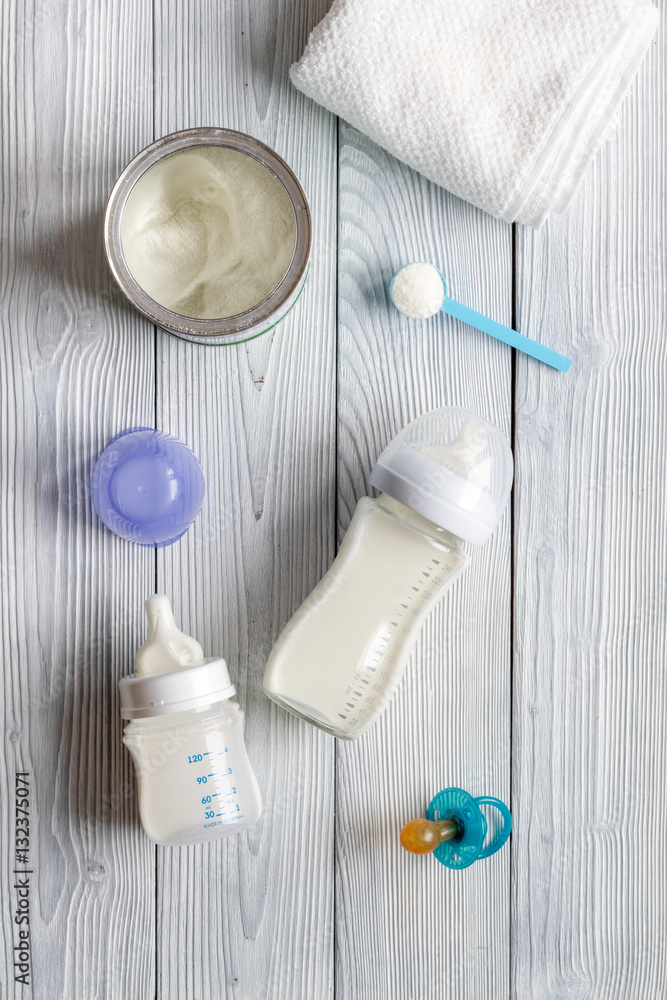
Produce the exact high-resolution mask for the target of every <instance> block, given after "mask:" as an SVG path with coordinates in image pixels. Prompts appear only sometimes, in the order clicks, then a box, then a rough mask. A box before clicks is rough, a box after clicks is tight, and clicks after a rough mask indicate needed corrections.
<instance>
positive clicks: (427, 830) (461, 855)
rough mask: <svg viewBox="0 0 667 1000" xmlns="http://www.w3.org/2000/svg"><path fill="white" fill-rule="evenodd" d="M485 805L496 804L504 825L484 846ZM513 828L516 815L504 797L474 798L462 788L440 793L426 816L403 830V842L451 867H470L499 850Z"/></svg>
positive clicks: (408, 846) (485, 829)
mask: <svg viewBox="0 0 667 1000" xmlns="http://www.w3.org/2000/svg"><path fill="white" fill-rule="evenodd" d="M481 805H487V806H493V807H494V808H495V809H497V810H498V812H499V813H500V815H501V816H502V820H503V823H502V826H501V828H500V830H499V831H498V833H497V834H496V835H495V837H494V838H493V840H492V841H491V843H490V844H488V845H487V846H486V847H484V846H483V845H484V839H485V837H486V834H487V829H488V827H487V823H486V816H485V815H484V813H483V812H482V810H481V809H480V806H481ZM511 831H512V816H511V814H510V811H509V809H508V808H507V806H506V805H505V803H504V802H501V801H500V799H494V798H492V797H491V796H490V795H480V796H479V798H476V799H474V798H473V797H472V795H469V794H468V792H464V791H463V789H462V788H445V789H444V791H442V792H438V794H437V795H436V796H435V798H434V799H432V800H431V803H430V805H429V807H428V809H427V810H426V819H413V820H411V821H410V822H409V823H406V825H405V826H404V827H403V829H402V830H401V844H402V845H403V847H404V848H405V850H406V851H410V853H411V854H430V853H431V852H433V854H434V855H435V857H436V858H437V859H438V861H439V862H440V863H441V864H443V865H446V867H447V868H467V867H468V866H469V865H471V864H472V863H473V861H477V860H479V859H480V858H489V857H491V855H492V854H495V853H496V851H499V850H500V848H501V847H502V846H503V844H504V843H505V841H506V840H507V838H508V837H509V835H510V833H511Z"/></svg>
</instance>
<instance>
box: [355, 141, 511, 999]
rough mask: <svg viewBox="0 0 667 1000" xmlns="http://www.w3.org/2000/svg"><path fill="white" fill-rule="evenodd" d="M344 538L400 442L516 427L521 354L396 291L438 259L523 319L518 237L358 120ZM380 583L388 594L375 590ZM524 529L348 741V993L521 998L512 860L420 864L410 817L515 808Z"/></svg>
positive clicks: (482, 564)
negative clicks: (485, 802)
mask: <svg viewBox="0 0 667 1000" xmlns="http://www.w3.org/2000/svg"><path fill="white" fill-rule="evenodd" d="M339 174H340V181H339V188H340V203H339V213H340V258H339V289H340V291H339V355H338V387H339V389H338V391H339V397H338V413H339V449H338V468H339V518H338V523H339V530H340V534H341V536H342V533H343V531H344V530H345V528H346V527H347V524H348V522H349V519H350V517H351V514H352V511H353V509H354V506H355V504H356V501H357V500H358V498H359V497H360V496H362V495H364V494H366V493H368V492H370V488H369V485H368V476H369V474H370V470H371V468H372V466H373V464H374V462H375V460H376V458H377V456H378V455H379V453H380V451H381V450H382V449H383V448H384V447H385V445H386V444H387V443H388V442H389V440H390V439H391V437H393V435H394V434H395V433H396V432H397V431H399V430H400V429H401V427H403V426H404V425H405V424H406V423H408V422H409V421H410V420H412V419H413V418H414V417H416V416H418V415H419V414H421V413H423V412H425V411H427V410H429V409H432V408H434V407H438V406H443V405H445V404H452V403H453V404H459V405H463V406H467V407H469V408H470V409H472V410H474V411H476V412H478V413H480V414H481V415H483V416H485V417H488V418H489V419H491V420H494V421H495V422H496V423H498V424H499V425H500V426H501V427H502V428H503V429H504V430H505V432H506V433H507V434H508V435H509V434H510V428H511V419H512V412H511V394H512V385H511V365H512V360H511V353H510V352H509V350H508V349H507V348H504V347H503V346H502V345H500V344H498V343H496V342H494V341H491V340H490V339H489V338H488V337H485V336H484V335H483V334H481V333H477V332H476V331H473V330H471V329H470V328H469V327H465V326H463V325H462V324H460V323H457V322H456V321H454V320H452V319H450V318H449V317H445V316H444V315H439V316H437V317H435V318H434V319H432V320H429V321H426V322H419V321H411V320H408V319H406V318H405V317H402V316H401V315H400V314H399V313H398V312H397V311H396V310H395V309H394V308H393V307H392V306H391V305H390V304H389V301H388V295H387V291H386V289H387V286H388V283H389V281H390V279H391V276H392V274H393V273H394V272H395V271H396V270H397V269H398V267H399V266H401V265H402V264H406V263H409V262H410V261H413V260H428V261H433V262H434V263H437V264H438V265H440V266H441V267H442V269H443V270H444V272H445V273H446V274H447V276H448V279H449V282H450V294H452V295H453V296H454V297H459V298H460V299H461V300H462V301H463V302H466V303H467V304H469V305H471V306H473V307H474V308H476V309H481V310H483V311H486V312H488V313H489V314H490V315H492V316H495V317H496V318H497V319H499V320H501V321H503V322H509V320H510V318H511V288H512V281H511V264H512V249H511V228H510V227H508V226H506V225H504V224H502V223H499V222H496V221H494V220H493V219H491V218H490V217H489V216H486V215H484V214H483V213H481V212H478V211H476V210H475V209H473V208H471V207H470V206H469V205H465V204H464V203H463V202H461V201H459V200H458V199H456V198H454V197H452V196H450V195H448V194H446V192H444V191H443V190H441V189H439V188H437V187H435V186H434V185H432V184H429V183H428V182H427V181H426V180H424V179H423V178H421V177H419V176H418V175H417V174H415V173H414V172H413V171H411V170H409V169H408V168H407V167H404V166H403V165H401V164H400V163H398V161H396V160H394V159H392V158H391V157H390V156H388V155H387V154H385V153H384V152H383V151H382V150H380V149H379V148H378V147H377V146H375V145H374V144H373V143H371V142H370V141H369V140H368V139H366V138H365V137H364V136H362V135H360V133H358V132H356V131H355V130H354V129H352V128H351V127H349V126H347V125H343V124H341V136H340V164H339ZM370 585H372V584H370ZM510 594H511V583H510V518H509V516H507V515H506V516H505V518H504V520H503V522H502V526H501V528H500V530H499V532H498V533H497V535H496V536H495V537H494V539H493V541H492V542H491V543H490V544H489V545H488V546H487V547H485V548H484V549H481V550H477V551H475V552H474V553H473V561H472V562H471V565H470V568H469V569H468V571H467V574H466V575H465V576H464V577H463V578H462V579H461V580H459V581H458V582H457V583H456V584H455V587H454V589H453V590H452V591H451V592H450V593H449V594H448V595H447V596H446V597H445V599H444V602H443V603H442V604H441V605H440V606H439V607H438V608H437V609H436V610H435V612H434V613H433V614H432V616H431V617H430V618H429V619H428V621H427V623H426V626H425V628H424V631H423V633H422V637H421V639H420V642H419V644H418V646H417V649H416V651H415V653H414V655H413V657H412V660H411V662H410V664H409V666H408V669H407V671H406V676H405V679H404V681H403V684H402V686H401V687H400V689H399V691H398V693H397V695H396V696H395V698H394V700H393V702H392V703H391V704H390V706H389V708H388V710H387V712H386V713H385V715H384V716H383V717H382V718H381V720H380V721H379V722H378V723H377V724H376V725H375V726H374V727H373V729H371V730H370V731H369V732H368V733H367V734H366V735H365V736H363V737H361V738H360V739H359V740H358V741H356V742H354V743H351V744H338V745H337V770H336V935H337V937H336V940H337V965H336V996H337V997H340V998H341V1000H358V998H360V997H364V998H365V1000H375V998H377V1000H380V998H381V1000H443V998H445V997H457V998H458V997H460V998H469V997H480V998H481V997H501V996H507V993H508V987H509V853H508V852H504V853H501V854H499V855H497V856H496V857H494V858H492V859H490V860H489V861H485V862H483V863H482V864H479V865H475V866H474V867H473V868H471V869H469V870H466V871H463V872H453V871H448V870H447V869H445V868H443V867H442V866H441V865H439V864H438V863H437V862H436V861H435V860H434V859H432V858H415V857H412V856H409V855H407V854H406V853H405V852H404V851H403V849H402V848H401V847H400V844H399V833H400V829H401V827H402V826H403V824H404V823H406V822H407V821H408V820H409V819H412V818H413V817H415V816H422V815H424V813H425V810H426V807H427V805H428V803H429V801H430V799H431V798H432V797H433V795H435V794H436V793H437V792H438V791H440V789H442V788H446V787H448V786H450V785H458V786H460V787H463V788H466V789H468V790H469V791H470V792H471V793H472V794H474V795H482V794H488V795H497V796H498V797H500V798H502V799H504V800H506V801H507V800H508V799H509V781H510Z"/></svg>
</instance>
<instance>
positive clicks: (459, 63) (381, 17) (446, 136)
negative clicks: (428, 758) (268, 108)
mask: <svg viewBox="0 0 667 1000" xmlns="http://www.w3.org/2000/svg"><path fill="white" fill-rule="evenodd" d="M658 17H659V15H658V11H657V10H656V8H655V7H653V6H652V5H651V4H650V3H649V2H648V0H335V2H334V4H333V6H332V7H331V10H330V11H329V13H328V14H327V16H326V17H325V18H324V20H323V21H321V22H320V24H319V25H318V26H317V27H316V28H315V29H314V30H313V32H312V33H311V36H310V38H309V40H308V46H307V48H306V51H305V53H304V55H303V57H302V59H301V60H300V61H299V62H298V63H295V65H294V66H292V69H291V77H292V81H293V82H294V84H295V85H296V86H297V87H298V88H299V90H302V91H303V92H304V93H305V94H307V95H308V96H309V97H312V98H314V99H315V100H316V101H318V102H319V103H320V104H323V105H324V106H325V107H326V108H328V109H329V110H330V111H333V112H334V114H337V115H340V116H341V117H342V118H344V119H345V120H346V121H348V122H350V123H351V124H352V125H354V126H355V127H356V128H358V129H360V130H361V131H362V132H366V133H367V134H368V135H369V136H370V137H371V138H372V139H373V140H374V141H375V142H378V143H379V144H380V145H381V146H384V147H385V149H387V150H388V151H389V152H390V153H392V154H393V155H394V156H397V157H398V158H399V159H400V160H404V161H405V162H406V163H408V164H409V165H410V166H412V167H414V168H415V169H416V170H419V171H421V173H423V174H425V175H426V177H428V178H430V179H431V180H433V181H435V182H436V183H437V184H441V185H442V186H443V187H445V188H447V189H448V190H449V191H452V192H453V193H454V194H457V195H459V196H460V197H461V198H465V199H466V200H467V201H471V202H472V203H473V204H474V205H478V206H479V207H480V208H483V209H485V210H486V211H487V212H490V213H491V214H492V215H495V216H498V217H499V218H502V219H505V220H507V221H508V222H513V221H518V222H522V223H525V224H527V225H531V226H539V225H541V224H542V222H543V221H544V219H545V218H546V216H547V215H548V214H549V213H550V212H562V211H563V210H564V209H565V208H566V207H567V204H568V203H569V201H570V198H571V197H572V195H573V193H574V191H575V189H576V187H577V185H578V183H579V181H580V180H581V177H582V175H583V173H584V171H585V169H586V166H587V164H588V163H589V161H590V159H591V158H592V156H593V154H594V153H595V152H596V150H597V149H598V147H599V146H600V144H601V142H602V141H603V139H605V138H606V137H607V136H608V135H609V133H610V131H611V128H612V126H613V124H614V120H615V116H616V112H617V110H618V107H619V105H620V103H621V101H622V99H623V97H624V95H625V93H626V91H627V90H628V87H629V86H630V83H631V81H632V78H633V77H634V75H635V73H636V71H637V69H638V67H639V64H640V62H641V60H642V58H643V56H644V54H645V52H646V50H647V48H648V46H649V44H650V42H651V38H652V37H653V34H654V32H655V29H656V26H657V23H658Z"/></svg>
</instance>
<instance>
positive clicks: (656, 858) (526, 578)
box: [512, 4, 667, 1000]
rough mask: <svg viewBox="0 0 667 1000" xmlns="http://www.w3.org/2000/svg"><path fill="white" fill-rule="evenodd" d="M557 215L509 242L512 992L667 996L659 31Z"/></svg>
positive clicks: (665, 440) (664, 217)
mask: <svg viewBox="0 0 667 1000" xmlns="http://www.w3.org/2000/svg"><path fill="white" fill-rule="evenodd" d="M661 6H662V7H663V21H662V23H661V27H660V37H659V39H658V41H657V42H656V44H654V45H653V46H652V49H651V51H650V53H649V56H648V58H647V60H646V62H645V63H644V65H643V67H642V70H641V73H640V75H639V78H638V80H637V82H636V83H635V85H634V87H633V92H632V95H631V97H630V99H629V100H628V101H627V102H626V103H625V105H624V107H623V110H622V114H621V120H620V127H619V130H618V133H617V134H616V135H615V136H614V137H613V139H612V140H610V142H609V143H608V144H607V145H606V146H605V147H604V149H603V150H602V151H601V154H600V155H599V156H598V158H597V159H596V161H595V163H594V166H593V168H592V169H591V170H590V171H589V172H588V174H587V176H586V179H585V183H584V187H583V190H582V191H581V193H580V194H579V195H578V196H577V198H576V200H575V202H574V203H573V205H572V207H571V209H570V211H569V212H568V214H567V215H566V216H565V217H564V218H562V219H552V220H550V221H549V222H548V224H547V225H546V226H545V228H544V229H543V230H542V231H540V232H538V233H532V232H529V231H523V232H520V234H519V241H518V274H517V289H518V318H519V323H520V324H521V329H524V330H525V331H526V332H527V333H528V334H534V335H537V334H539V333H541V334H542V336H543V339H544V340H545V341H547V342H548V343H550V344H551V346H553V347H556V348H558V349H560V350H566V351H567V350H569V349H570V347H571V346H572V350H573V354H574V365H573V367H572V370H571V372H570V374H569V375H568V376H567V377H566V378H565V379H563V378H559V377H558V376H557V375H552V374H551V373H549V372H547V371H546V370H544V369H543V370H541V371H540V372H539V373H538V375H537V377H536V374H535V372H534V370H532V369H531V368H530V367H529V366H528V365H527V364H526V363H525V362H524V361H523V360H521V361H520V362H519V365H518V373H517V418H516V453H515V454H516V464H517V485H516V491H515V496H516V507H515V530H516V575H515V580H516V588H515V658H516V659H515V696H514V740H513V750H514V753H513V790H512V804H513V810H514V818H515V824H516V826H515V829H516V833H515V835H514V837H513V859H512V872H513V882H512V899H513V925H512V946H513V953H512V996H513V997H515V998H517V1000H527V998H535V1000H537V998H540V1000H541V998H543V997H545V996H548V997H553V998H566V997H567V998H568V1000H570V998H582V1000H583V998H606V997H614V998H615V1000H630V998H632V1000H658V998H661V997H665V996H667V985H666V983H667V947H666V940H667V916H666V913H667V911H666V908H665V885H666V884H667V882H666V879H667V869H666V866H665V858H664V851H663V850H662V843H663V841H664V831H665V825H666V822H667V795H666V793H665V781H664V773H665V771H664V769H665V762H666V756H665V754H666V749H667V746H666V742H667V741H666V738H665V716H666V715H667V689H666V687H665V663H666V662H667V591H666V589H665V581H666V579H667V529H666V526H665V525H666V520H665V507H666V505H667V429H666V426H665V396H666V392H665V390H666V383H667V345H666V343H665V277H666V274H665V272H666V263H667V244H666V242H665V232H666V223H667V213H666V209H665V197H664V195H665V181H666V179H667V178H666V175H665V112H666V104H665V22H664V4H662V5H661Z"/></svg>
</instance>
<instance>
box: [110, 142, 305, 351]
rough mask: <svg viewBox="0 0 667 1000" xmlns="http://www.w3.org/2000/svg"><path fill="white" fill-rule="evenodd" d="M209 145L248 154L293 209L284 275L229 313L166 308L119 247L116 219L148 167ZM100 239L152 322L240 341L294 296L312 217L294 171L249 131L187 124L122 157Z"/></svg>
mask: <svg viewBox="0 0 667 1000" xmlns="http://www.w3.org/2000/svg"><path fill="white" fill-rule="evenodd" d="M211 146H223V147H226V148H228V149H232V150H235V151H237V152H239V153H244V154H246V155H247V156H251V157H253V158H254V159H255V160H257V161H258V162H259V163H261V164H262V165H263V166H264V167H266V168H267V169H268V170H269V171H270V172H271V173H272V174H273V176H274V177H275V178H276V179H277V180H278V181H279V182H280V184H281V185H282V187H283V188H284V190H285V193H286V194H287V197H288V199H289V202H290V205H291V208H292V211H293V213H294V223H295V243H294V252H293V254H292V259H291V261H290V264H289V266H288V268H287V271H286V273H285V275H284V276H283V278H282V280H281V281H280V283H279V284H278V285H277V286H276V287H275V288H274V289H273V290H272V291H271V292H270V293H269V295H267V296H266V298H264V299H263V300H262V301H261V302H258V303H257V304H256V305H253V306H252V308H250V309H247V310H246V311H245V312H241V313H238V314H237V315H235V316H226V317H222V318H220V319H197V318H194V317H189V316H182V315H180V314H179V313H176V312H173V311H172V310H171V309H168V308H166V307H165V306H164V305H162V304H161V303H159V302H156V301H155V299H153V298H151V297H150V295H148V294H147V292H146V291H145V290H144V289H143V288H142V287H141V285H139V283H138V282H137V280H136V279H135V277H134V275H133V273H132V271H131V270H130V267H129V265H128V263H127V260H126V258H125V254H124V252H123V243H122V225H123V213H124V211H125V208H126V206H127V202H128V199H129V197H130V194H131V192H132V190H133V188H134V186H135V184H136V183H137V182H138V181H139V180H140V179H141V178H142V177H143V176H144V175H145V174H146V172H147V171H148V170H150V169H151V168H152V167H154V166H155V165H156V164H157V163H159V162H160V161H161V160H163V159H164V158H165V157H167V156H170V155H171V154H173V153H177V152H182V151H184V150H191V149H197V148H198V147H211ZM104 243H105V249H106V255H107V260H108V262H109V267H110V269H111V273H112V274H113V276H114V278H115V279H116V281H117V283H118V285H119V287H120V289H121V291H122V292H123V293H124V295H125V296H126V297H127V298H128V299H129V301H130V302H131V303H132V305H133V306H134V307H135V308H136V309H138V310H139V312H141V313H143V314H144V316H146V317H147V318H148V319H149V320H150V321H151V322H152V323H154V324H155V325H156V326H159V327H161V328H162V329H163V330H166V331H167V332H168V333H173V334H174V335H175V336H177V337H180V338H181V339H183V340H189V341H192V342H194V343H197V344H210V345H221V344H240V343H242V342H243V341H246V340H251V339H252V338H253V337H258V336H259V335H260V334H262V333H266V332H267V330H270V329H271V328H272V327H274V326H275V325H276V324H277V323H279V322H280V321H281V320H282V319H283V318H284V317H285V316H286V315H287V313H288V312H289V311H290V309H291V308H292V306H293V305H294V303H295V302H296V300H297V299H298V298H299V295H300V294H301V291H302V289H303V286H304V283H305V280H306V277H307V274H308V265H309V261H310V249H311V243H312V223H311V216H310V209H309V207H308V201H307V199H306V195H305V193H304V190H303V188H302V187H301V184H300V183H299V181H298V179H297V177H296V175H295V174H294V172H293V171H292V170H291V168H290V167H289V166H288V165H287V164H286V163H285V161H284V160H283V159H282V157H280V156H279V155H278V154H277V153H276V152H274V150H272V149H271V148H270V147H269V146H266V145H265V144H264V143H263V142H260V141H259V140H258V139H255V138H254V137H253V136H250V135H246V134H245V133H244V132H235V131H233V130H232V129H225V128H192V129H185V130H184V131H182V132H173V133H171V134H170V135H166V136H163V137H162V138H161V139H157V140H156V141H155V142H153V143H151V144H150V146H147V147H146V148H145V149H143V150H142V151H141V152H140V153H138V154H137V156H135V157H134V159H133V160H131V161H130V163H128V165H127V166H126V167H125V169H124V170H123V172H122V174H121V175H120V177H119V178H118V180H117V181H116V183H115V185H114V187H113V190H112V192H111V196H110V198H109V203H108V205H107V210H106V215H105V221H104Z"/></svg>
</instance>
